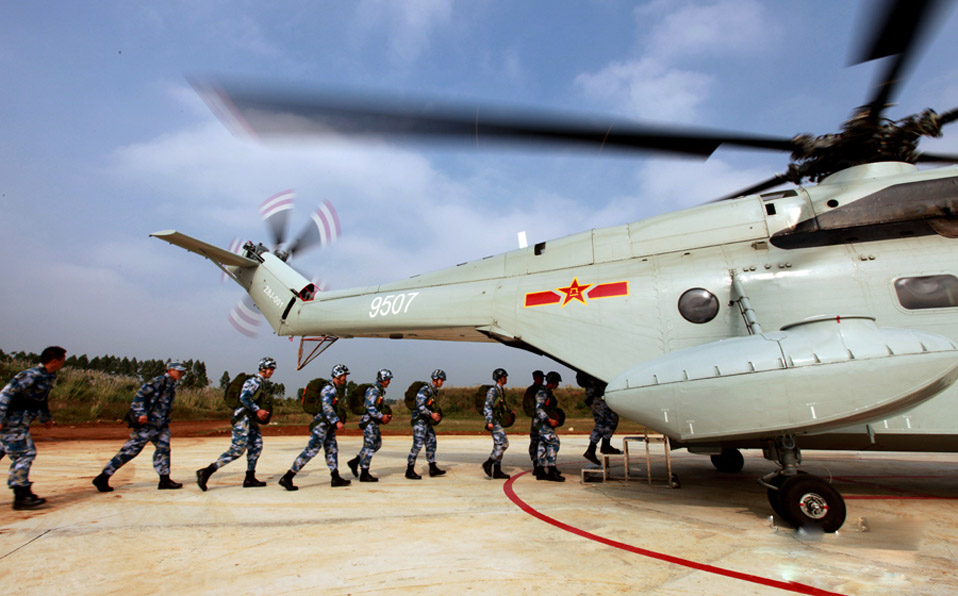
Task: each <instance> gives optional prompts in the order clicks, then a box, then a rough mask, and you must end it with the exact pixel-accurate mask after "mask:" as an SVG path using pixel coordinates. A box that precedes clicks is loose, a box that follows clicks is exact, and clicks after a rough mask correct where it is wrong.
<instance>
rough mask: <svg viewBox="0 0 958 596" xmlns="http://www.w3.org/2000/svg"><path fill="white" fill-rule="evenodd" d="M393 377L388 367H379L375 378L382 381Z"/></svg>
mask: <svg viewBox="0 0 958 596" xmlns="http://www.w3.org/2000/svg"><path fill="white" fill-rule="evenodd" d="M391 378H393V371H391V370H389V369H388V368H381V369H379V372H377V373H376V380H377V381H379V382H380V383H382V382H383V381H388V380H389V379H391Z"/></svg>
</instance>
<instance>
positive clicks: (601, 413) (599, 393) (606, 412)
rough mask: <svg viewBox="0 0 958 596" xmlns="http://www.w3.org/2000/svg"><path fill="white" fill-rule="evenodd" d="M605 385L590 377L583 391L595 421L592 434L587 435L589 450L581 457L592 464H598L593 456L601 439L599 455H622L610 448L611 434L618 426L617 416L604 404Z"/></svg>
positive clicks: (597, 459) (597, 460)
mask: <svg viewBox="0 0 958 596" xmlns="http://www.w3.org/2000/svg"><path fill="white" fill-rule="evenodd" d="M605 385H606V384H605V383H603V382H602V381H600V380H598V379H595V378H591V377H590V379H589V382H588V387H586V390H585V401H586V403H587V404H589V405H591V407H592V420H594V421H595V426H594V427H593V428H592V434H591V435H589V448H588V449H586V450H585V453H583V454H582V457H584V458H586V459H587V460H589V461H590V462H592V463H594V464H598V463H599V458H597V457H596V456H595V448H596V444H597V443H598V442H599V439H602V448H601V450H600V453H605V454H610V455H619V454H621V453H622V452H621V451H619V450H618V449H616V448H615V447H613V446H612V442H611V441H612V433H614V432H615V429H616V427H617V426H619V415H618V414H616V413H615V412H613V411H612V408H610V407H609V405H608V404H606V403H605ZM590 402H591V403H590Z"/></svg>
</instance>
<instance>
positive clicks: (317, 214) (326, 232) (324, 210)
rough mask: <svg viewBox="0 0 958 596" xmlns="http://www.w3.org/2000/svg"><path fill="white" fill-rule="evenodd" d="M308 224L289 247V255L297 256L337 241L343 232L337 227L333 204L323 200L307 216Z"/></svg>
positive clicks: (337, 222)
mask: <svg viewBox="0 0 958 596" xmlns="http://www.w3.org/2000/svg"><path fill="white" fill-rule="evenodd" d="M309 218H310V222H309V223H308V224H306V227H305V228H303V231H302V232H300V233H299V236H297V237H296V240H294V241H293V243H292V244H290V245H289V253H290V255H297V254H299V253H301V252H303V251H304V250H306V249H308V248H311V247H313V246H316V245H317V244H319V245H320V246H326V245H327V244H332V243H333V242H336V241H337V240H339V237H340V236H342V234H343V230H342V228H341V227H340V225H339V214H337V213H336V209H335V208H334V207H333V204H332V203H330V202H329V201H328V200H324V201H323V202H322V203H321V204H320V205H319V207H317V208H316V210H315V211H313V213H312V215H310V216H309Z"/></svg>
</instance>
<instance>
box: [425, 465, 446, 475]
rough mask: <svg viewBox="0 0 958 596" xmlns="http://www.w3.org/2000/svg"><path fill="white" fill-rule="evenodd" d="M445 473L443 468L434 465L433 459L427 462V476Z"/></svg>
mask: <svg viewBox="0 0 958 596" xmlns="http://www.w3.org/2000/svg"><path fill="white" fill-rule="evenodd" d="M445 473H446V471H445V470H440V469H439V466H437V465H436V462H434V461H432V462H429V477H430V478H432V477H433V476H442V475H443V474H445Z"/></svg>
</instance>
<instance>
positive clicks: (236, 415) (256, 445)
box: [212, 375, 266, 472]
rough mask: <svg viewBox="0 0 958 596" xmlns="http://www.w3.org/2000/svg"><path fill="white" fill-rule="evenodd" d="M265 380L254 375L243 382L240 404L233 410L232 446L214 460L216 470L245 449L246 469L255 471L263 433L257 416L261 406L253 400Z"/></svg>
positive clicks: (261, 446) (260, 451)
mask: <svg viewBox="0 0 958 596" xmlns="http://www.w3.org/2000/svg"><path fill="white" fill-rule="evenodd" d="M265 382H266V379H264V378H263V377H262V376H261V375H253V376H251V377H250V378H249V379H247V380H246V382H245V383H243V389H242V391H240V396H239V399H240V406H239V407H238V408H236V411H234V412H233V418H232V423H233V438H232V441H231V443H230V448H229V449H228V450H227V451H226V452H225V453H223V455H221V456H219V458H218V459H217V460H216V461H215V462H213V464H212V466H213V469H214V470H218V469H220V468H222V467H223V466H225V465H226V464H228V463H230V462H231V461H233V460H235V459H238V458H239V456H241V455H243V452H244V451H246V452H247V453H246V471H247V472H253V471H255V470H256V462H257V461H258V460H259V456H260V454H261V453H262V452H263V435H262V434H261V433H260V430H259V423H258V422H257V418H256V412H258V411H259V409H260V407H259V406H257V405H256V403H254V401H253V400H254V399H255V398H256V394H257V393H258V392H259V391H260V389H262V387H263V383H265Z"/></svg>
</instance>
